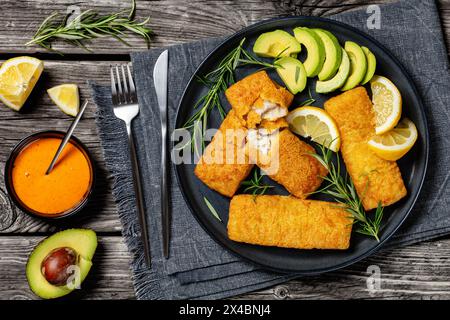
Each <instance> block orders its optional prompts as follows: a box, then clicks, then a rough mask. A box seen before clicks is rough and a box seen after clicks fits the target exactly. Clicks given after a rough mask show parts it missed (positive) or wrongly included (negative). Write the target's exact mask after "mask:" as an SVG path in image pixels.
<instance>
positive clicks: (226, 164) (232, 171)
mask: <svg viewBox="0 0 450 320" xmlns="http://www.w3.org/2000/svg"><path fill="white" fill-rule="evenodd" d="M246 134H247V129H246V128H245V127H244V126H243V125H242V122H241V120H239V119H238V118H237V117H236V115H235V113H234V111H233V110H231V111H230V112H229V113H228V115H227V116H226V118H225V119H224V120H223V122H222V124H221V126H220V128H219V130H218V131H217V132H216V134H215V135H214V137H213V139H212V141H211V143H210V144H209V145H208V146H207V147H206V149H205V151H204V153H203V155H202V157H201V158H200V160H199V162H198V163H197V165H196V167H195V170H194V173H195V175H196V176H197V177H198V178H199V179H200V180H201V181H202V182H203V183H205V184H206V185H207V186H208V187H210V188H211V189H213V190H216V191H217V192H219V193H221V194H223V195H224V196H227V197H232V196H233V195H234V194H235V192H236V191H237V189H238V188H239V186H240V184H241V182H242V181H243V180H244V179H245V178H246V177H247V176H248V174H249V173H250V171H251V170H252V168H253V164H250V162H249V160H248V156H247V154H246V153H245V137H246Z"/></svg>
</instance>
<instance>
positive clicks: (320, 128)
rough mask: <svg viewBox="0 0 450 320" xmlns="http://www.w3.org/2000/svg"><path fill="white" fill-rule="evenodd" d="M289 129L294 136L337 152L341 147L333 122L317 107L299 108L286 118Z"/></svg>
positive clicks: (337, 131)
mask: <svg viewBox="0 0 450 320" xmlns="http://www.w3.org/2000/svg"><path fill="white" fill-rule="evenodd" d="M286 120H287V122H288V123H289V128H290V129H291V130H292V131H293V132H295V133H296V134H298V135H300V136H302V137H304V138H311V140H312V141H315V142H317V143H320V144H321V145H323V146H325V147H329V148H330V149H331V150H332V151H334V152H338V151H339V147H340V146H341V139H340V135H339V130H338V128H337V126H336V123H335V122H334V120H333V119H332V118H331V117H330V115H329V114H328V113H327V112H326V111H325V110H323V109H321V108H317V107H311V106H306V107H300V108H297V109H295V110H292V111H291V112H289V114H288V115H287V116H286Z"/></svg>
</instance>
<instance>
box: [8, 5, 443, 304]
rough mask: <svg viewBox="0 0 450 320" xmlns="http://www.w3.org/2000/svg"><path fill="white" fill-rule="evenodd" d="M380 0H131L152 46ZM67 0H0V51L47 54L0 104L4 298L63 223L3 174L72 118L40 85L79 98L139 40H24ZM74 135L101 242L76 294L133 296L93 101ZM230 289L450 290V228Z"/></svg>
mask: <svg viewBox="0 0 450 320" xmlns="http://www.w3.org/2000/svg"><path fill="white" fill-rule="evenodd" d="M382 2H383V1H377V0H348V1H337V0H305V1H301V0H298V1H284V0H280V1H276V0H265V1H258V0H235V1H231V0H230V1H220V0H216V1H200V0H194V1H182V0H164V1H148V0H138V1H137V17H138V18H143V17H147V16H150V17H151V23H150V26H151V27H152V28H153V30H154V32H155V34H156V37H155V38H154V41H153V42H152V47H159V46H168V45H173V44H178V43H182V42H187V41H192V40H198V39H201V38H206V37H217V36H223V35H228V34H231V33H233V32H235V31H237V30H239V29H241V28H242V27H245V26H247V25H250V24H252V23H255V22H257V21H260V20H262V19H266V18H270V17H277V16H285V15H317V16H326V15H330V14H334V13H339V12H343V11H347V10H354V9H357V8H361V7H364V6H366V5H368V4H377V3H382ZM72 4H73V1H68V0H52V1H50V0H23V1H16V0H2V10H1V12H2V19H1V22H0V60H2V61H3V60H5V59H7V58H10V57H13V56H17V55H20V54H31V55H34V56H36V57H39V58H41V59H43V60H45V71H44V74H43V76H42V79H41V80H40V81H39V84H38V86H37V87H36V88H35V89H34V91H33V93H32V96H31V98H30V99H29V101H28V102H27V105H26V106H25V107H24V109H23V111H22V112H20V113H16V112H14V111H11V110H9V109H8V108H6V107H4V106H3V105H2V106H1V107H0V170H1V172H2V173H1V174H0V299H35V298H36V297H35V296H34V295H33V293H32V292H31V291H30V289H29V288H28V284H27V281H26V277H25V264H26V261H27V257H28V254H29V253H30V251H31V250H32V248H33V247H34V246H35V245H36V244H37V243H38V242H39V241H40V240H41V239H43V238H44V237H45V236H47V235H49V234H51V233H53V232H55V231H57V230H59V229H60V228H63V227H64V226H61V225H56V224H53V223H46V222H44V221H42V220H38V219H33V218H30V217H29V216H27V215H25V214H24V213H22V212H20V211H19V210H18V209H16V208H15V207H14V206H13V205H12V204H11V202H10V200H9V199H8V197H7V195H6V193H5V188H4V184H3V176H2V175H3V166H4V163H5V161H6V158H7V156H8V154H9V151H10V150H11V148H12V147H13V146H14V145H15V144H16V143H17V142H18V141H19V140H20V139H21V138H23V137H24V136H25V135H27V134H29V133H31V132H34V131H38V130H44V129H59V130H65V129H66V128H67V127H68V126H69V124H70V122H71V120H72V119H71V118H69V117H68V116H65V115H64V114H63V113H61V112H60V111H59V110H58V109H57V108H56V107H55V106H54V105H53V103H52V102H51V101H50V99H49V98H48V95H47V94H45V89H47V88H49V87H51V86H53V85H56V84H61V83H65V82H72V83H77V84H78V85H79V87H80V94H81V98H82V99H85V98H88V97H89V90H88V88H87V86H86V80H88V79H90V80H95V81H98V82H100V83H105V84H107V83H108V81H109V79H108V67H109V65H110V64H111V63H113V62H114V61H126V60H128V59H129V56H128V53H129V52H130V51H134V50H137V51H138V50H145V49H146V47H145V44H144V43H143V41H141V40H140V39H137V38H131V39H130V43H131V44H132V48H129V47H126V46H124V45H122V44H121V43H118V42H116V41H114V40H110V39H102V40H99V41H96V42H95V43H93V44H92V45H90V46H89V47H90V48H91V49H92V50H93V52H92V53H87V52H86V51H83V50H81V49H78V48H74V47H71V46H67V45H64V44H58V45H57V46H56V47H55V48H56V49H58V50H60V51H62V52H64V56H60V55H56V54H52V53H48V52H45V51H43V50H41V49H39V48H37V47H25V46H24V43H25V42H26V41H27V40H29V39H30V37H31V36H32V33H33V31H34V30H35V29H36V27H37V25H38V24H39V23H40V22H41V21H42V20H43V19H44V18H45V17H47V16H48V15H49V14H51V13H52V12H53V11H58V12H61V13H65V12H66V11H67V10H68V8H69V6H70V5H72ZM76 5H77V6H78V7H80V8H81V10H85V9H88V8H94V9H97V10H98V11H100V12H113V11H116V10H120V9H126V8H128V6H129V2H128V1H118V0H117V1H112V0H96V1H88V0H82V1H77V2H76ZM438 5H439V11H440V15H441V20H442V25H443V29H444V32H445V36H446V40H447V43H450V0H440V1H438ZM75 135H76V136H78V137H79V138H80V139H81V140H82V141H83V142H85V143H86V144H87V146H88V148H89V149H90V150H91V151H92V153H93V155H94V158H95V160H96V162H97V164H98V167H99V179H98V180H99V183H98V192H97V197H96V198H95V199H94V201H93V202H92V203H91V205H90V206H89V208H87V210H86V212H85V213H84V214H83V215H80V217H79V218H77V219H75V220H74V221H71V226H72V227H88V228H93V229H94V230H95V231H97V233H98V235H99V240H100V244H99V248H98V251H97V254H96V257H95V261H94V268H93V270H92V274H91V276H90V277H89V278H88V280H87V281H86V282H85V283H84V287H83V290H79V292H76V293H75V294H74V295H72V297H75V298H82V299H133V298H134V292H133V286H132V282H131V274H130V271H129V268H128V264H129V254H128V252H127V250H126V248H125V245H124V243H123V242H122V238H121V236H120V228H121V226H120V223H119V220H118V216H117V211H116V206H115V204H114V201H113V199H112V196H111V177H110V176H109V175H108V172H107V171H106V170H105V165H104V160H103V157H102V153H101V149H100V144H99V138H98V135H97V131H96V126H95V122H94V110H93V108H90V109H89V110H87V111H86V114H85V116H84V118H83V120H82V121H81V122H80V124H79V125H78V127H77V129H76V131H75ZM370 265H378V266H379V267H380V268H381V288H380V289H379V290H377V291H375V292H373V291H369V290H368V289H367V285H366V281H367V277H368V276H369V273H368V271H367V268H368V266H370ZM236 298H244V299H274V298H277V299H284V298H292V299H318V298H321V299H340V298H363V299H371V298H386V299H389V298H425V299H443V298H447V299H448V298H450V238H445V239H440V240H436V241H431V242H426V243H421V244H418V245H414V246H409V247H405V248H400V249H395V250H383V251H381V252H380V253H378V254H376V255H374V256H372V257H370V258H368V259H365V260H364V261H362V262H360V263H357V264H356V265H353V266H352V267H350V268H346V269H344V270H340V271H338V272H333V273H329V274H325V275H321V276H316V277H312V278H306V279H299V280H295V281H290V282H288V283H285V284H283V285H280V286H276V287H273V288H268V289H266V290H262V291H258V292H253V293H250V294H246V295H242V296H239V297H236Z"/></svg>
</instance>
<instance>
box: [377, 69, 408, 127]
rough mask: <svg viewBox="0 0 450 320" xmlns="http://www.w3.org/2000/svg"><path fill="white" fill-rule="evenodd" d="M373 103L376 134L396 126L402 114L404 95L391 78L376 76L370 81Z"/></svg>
mask: <svg viewBox="0 0 450 320" xmlns="http://www.w3.org/2000/svg"><path fill="white" fill-rule="evenodd" d="M370 87H371V89H372V103H373V108H374V111H375V120H376V128H375V133H376V134H383V133H385V132H388V131H389V130H391V129H392V128H394V127H395V126H396V125H397V123H398V121H399V120H400V117H401V115H402V96H401V94H400V91H399V90H398V89H397V87H396V86H395V85H394V84H393V83H392V81H391V80H389V79H388V78H385V77H382V76H374V77H373V78H372V80H371V81H370Z"/></svg>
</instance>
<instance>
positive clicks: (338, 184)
mask: <svg viewBox="0 0 450 320" xmlns="http://www.w3.org/2000/svg"><path fill="white" fill-rule="evenodd" d="M318 146H319V148H320V151H321V155H318V154H311V155H312V156H313V157H314V158H316V159H317V160H318V161H319V162H320V163H321V164H322V165H323V166H324V167H325V168H327V170H328V175H327V176H326V177H323V178H324V180H325V181H327V182H328V184H327V185H326V186H325V187H324V188H322V189H321V190H318V191H316V192H315V193H323V194H327V195H329V196H331V197H333V198H334V199H335V200H336V201H337V202H338V203H339V204H341V205H342V206H343V207H344V208H345V210H346V211H348V212H349V213H350V214H351V216H352V218H353V219H354V223H355V224H356V225H357V229H356V232H358V233H361V234H365V235H368V236H372V237H374V238H375V239H376V240H377V241H380V239H379V236H378V233H379V232H380V225H381V220H382V218H383V207H382V206H381V203H380V204H378V208H377V209H376V211H375V214H374V217H373V219H370V218H369V217H367V215H366V212H365V210H364V208H363V206H362V203H361V199H360V198H359V197H358V195H357V193H356V190H355V186H354V185H353V182H352V181H351V179H348V177H347V175H345V177H342V176H341V172H340V163H339V157H337V164H336V165H334V163H333V162H332V159H331V158H332V155H333V152H332V151H331V150H330V149H328V148H326V147H325V146H322V145H319V144H318ZM349 180H350V181H349Z"/></svg>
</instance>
